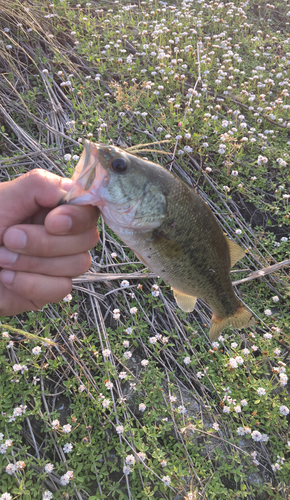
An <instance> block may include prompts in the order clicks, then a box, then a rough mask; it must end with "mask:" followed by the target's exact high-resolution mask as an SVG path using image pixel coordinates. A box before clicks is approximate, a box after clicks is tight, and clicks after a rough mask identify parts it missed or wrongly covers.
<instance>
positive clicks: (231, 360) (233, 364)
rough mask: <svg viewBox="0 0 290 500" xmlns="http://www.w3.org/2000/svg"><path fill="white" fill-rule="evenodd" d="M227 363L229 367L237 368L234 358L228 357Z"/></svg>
mask: <svg viewBox="0 0 290 500" xmlns="http://www.w3.org/2000/svg"><path fill="white" fill-rule="evenodd" d="M228 365H229V366H230V367H231V368H238V363H237V361H236V359H235V358H230V359H229V362H228Z"/></svg>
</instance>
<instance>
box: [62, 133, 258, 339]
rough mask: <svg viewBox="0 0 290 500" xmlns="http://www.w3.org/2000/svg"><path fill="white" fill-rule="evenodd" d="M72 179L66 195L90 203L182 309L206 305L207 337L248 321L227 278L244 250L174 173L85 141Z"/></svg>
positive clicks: (119, 150)
mask: <svg viewBox="0 0 290 500" xmlns="http://www.w3.org/2000/svg"><path fill="white" fill-rule="evenodd" d="M73 180H75V184H74V186H73V188H72V190H71V191H70V192H69V193H68V194H67V196H66V198H65V201H67V202H69V203H74V204H78V205H88V204H91V205H97V206H98V207H99V208H100V210H101V213H102V215H103V218H104V221H105V223H106V224H107V225H108V226H109V227H110V228H111V229H112V230H113V231H114V232H115V233H116V234H117V235H118V236H119V237H120V238H121V239H122V240H123V241H124V243H125V244H126V245H128V247H130V248H131V249H132V250H133V251H134V253H135V254H136V255H137V256H138V258H139V259H140V260H141V261H142V262H143V263H144V264H145V265H146V266H147V267H148V268H149V269H150V270H151V271H152V272H155V273H156V274H157V275H158V276H160V277H161V278H162V279H163V280H164V281H165V282H166V283H169V284H170V285H171V288H172V290H173V293H174V297H175V299H176V301H177V304H178V305H179V307H180V308H181V309H182V310H184V311H186V312H189V311H192V310H193V309H194V306H195V303H196V299H197V298H200V299H202V300H204V301H205V302H206V303H207V304H208V305H209V306H210V308H211V309H212V312H213V316H212V321H211V328H210V339H211V340H214V339H215V338H216V337H218V336H219V334H220V333H221V332H222V331H223V329H224V328H225V327H227V326H230V325H232V326H234V327H235V328H244V327H247V326H249V325H251V324H253V323H254V320H253V317H252V313H251V312H250V311H249V310H248V309H247V308H246V307H245V306H244V305H243V304H242V303H241V301H240V300H239V299H238V298H237V296H236V295H235V292H234V289H233V286H232V283H231V279H230V269H231V267H232V266H233V265H234V264H235V263H236V262H237V261H238V260H239V259H241V258H242V257H243V256H244V251H243V250H242V249H241V248H240V247H239V246H238V245H236V244H235V243H234V242H232V241H231V240H229V239H228V238H226V236H225V235H224V233H223V231H222V229H221V227H220V226H219V224H218V223H217V221H216V219H215V217H214V215H213V213H212V212H211V210H210V209H209V207H208V206H207V205H206V203H205V202H204V201H203V200H202V199H201V198H200V196H198V195H197V194H196V192H195V191H194V190H193V189H192V188H191V187H189V186H188V185H187V184H185V183H184V182H183V181H182V180H181V179H179V178H178V177H177V176H175V175H174V174H172V173H171V172H168V171H167V170H166V169H164V168H163V167H161V166H160V165H158V164H155V163H153V162H150V161H147V160H143V159H142V158H139V157H136V156H134V155H132V154H129V153H127V152H126V151H123V150H121V149H120V148H117V147H115V146H107V145H100V144H93V143H90V142H89V141H86V143H85V150H84V152H83V155H82V157H81V158H80V160H79V163H78V165H77V167H76V172H75V174H74V176H73Z"/></svg>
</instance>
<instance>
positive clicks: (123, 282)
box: [121, 280, 130, 288]
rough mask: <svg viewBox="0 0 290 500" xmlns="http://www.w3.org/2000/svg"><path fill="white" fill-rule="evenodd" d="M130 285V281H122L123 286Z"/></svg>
mask: <svg viewBox="0 0 290 500" xmlns="http://www.w3.org/2000/svg"><path fill="white" fill-rule="evenodd" d="M129 285H130V283H129V281H127V280H123V281H122V282H121V288H127V287H128V286H129Z"/></svg>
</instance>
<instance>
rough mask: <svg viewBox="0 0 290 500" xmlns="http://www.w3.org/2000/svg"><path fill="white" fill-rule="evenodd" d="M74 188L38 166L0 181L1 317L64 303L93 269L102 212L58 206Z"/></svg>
mask: <svg viewBox="0 0 290 500" xmlns="http://www.w3.org/2000/svg"><path fill="white" fill-rule="evenodd" d="M70 186H71V181H70V180H69V179H64V178H61V177H58V176H57V175H54V174H51V173H50V172H47V171H45V170H40V169H35V170H32V171H31V172H29V173H27V174H24V175H22V176H20V177H18V178H17V179H15V180H13V181H10V182H3V183H1V184H0V269H1V268H2V270H1V271H0V316H10V315H13V314H18V313H21V312H24V311H31V310H37V309H41V308H42V307H43V306H44V305H45V304H47V303H48V302H58V301H60V300H61V299H63V297H64V296H65V295H67V294H68V293H69V292H70V291H71V288H72V281H71V278H72V277H75V276H78V275H79V274H81V273H84V272H85V271H87V270H88V269H89V267H90V263H91V259H90V256H89V254H88V250H89V249H91V248H92V247H93V246H95V245H96V243H97V241H98V231H97V229H96V226H95V224H96V221H97V218H98V216H99V212H98V210H96V209H95V208H94V207H92V206H87V207H77V206H72V205H63V206H57V205H58V203H59V201H60V200H61V199H62V198H63V196H64V195H65V192H66V191H68V190H69V188H70ZM55 207H56V208H55Z"/></svg>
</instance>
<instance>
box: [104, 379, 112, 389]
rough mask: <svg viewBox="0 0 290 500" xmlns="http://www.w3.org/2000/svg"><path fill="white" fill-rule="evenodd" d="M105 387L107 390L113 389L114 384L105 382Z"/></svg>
mask: <svg viewBox="0 0 290 500" xmlns="http://www.w3.org/2000/svg"><path fill="white" fill-rule="evenodd" d="M105 386H106V388H107V389H113V387H114V384H112V382H110V380H108V381H107V382H105Z"/></svg>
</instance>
